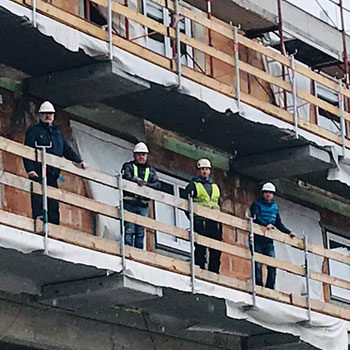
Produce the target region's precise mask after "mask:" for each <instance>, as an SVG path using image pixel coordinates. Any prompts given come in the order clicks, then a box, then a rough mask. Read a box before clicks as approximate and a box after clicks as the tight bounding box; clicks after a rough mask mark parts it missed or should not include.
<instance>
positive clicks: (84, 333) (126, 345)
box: [0, 299, 241, 350]
mask: <svg viewBox="0 0 350 350" xmlns="http://www.w3.org/2000/svg"><path fill="white" fill-rule="evenodd" d="M0 308H1V314H0V339H1V340H2V341H4V342H8V343H12V344H20V345H26V346H33V347H36V348H39V349H42V350H58V349H60V350H63V349H64V350H96V349H98V350H114V349H115V350H216V349H222V350H227V349H235V350H240V349H241V346H240V339H239V337H236V339H232V338H233V337H231V338H228V340H229V341H221V339H220V338H219V336H215V335H213V336H212V335H208V337H207V338H208V339H203V340H202V341H200V340H199V341H197V340H196V339H195V338H196V337H197V336H196V335H194V337H193V338H194V339H191V340H187V339H186V338H185V336H183V337H182V336H181V334H180V335H178V336H169V335H167V334H166V333H164V331H163V330H162V327H161V326H162V325H159V324H158V325H157V324H155V323H153V322H151V321H147V322H146V320H144V322H143V323H144V324H143V325H142V323H140V324H139V323H137V324H134V325H130V326H124V325H123V323H122V322H123V320H121V319H120V318H119V317H118V313H117V312H116V318H115V322H111V321H108V322H107V321H106V322H103V321H99V320H96V319H95V317H79V315H77V314H75V313H73V312H67V311H64V310H57V309H56V310H55V309H54V308H50V307H45V306H42V305H41V306H35V305H33V304H31V305H30V306H29V305H27V304H25V303H23V302H21V303H16V302H10V301H6V300H4V299H1V300H0ZM145 317H147V316H146V315H145ZM145 319H146V318H145ZM147 319H148V317H147ZM141 326H143V327H141ZM163 328H164V327H163ZM187 336H188V335H187ZM204 337H205V336H204V335H203V338H204ZM211 338H212V339H211ZM206 343H207V344H208V343H211V344H213V345H206ZM222 343H223V344H222Z"/></svg>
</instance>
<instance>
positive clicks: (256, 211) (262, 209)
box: [251, 182, 295, 289]
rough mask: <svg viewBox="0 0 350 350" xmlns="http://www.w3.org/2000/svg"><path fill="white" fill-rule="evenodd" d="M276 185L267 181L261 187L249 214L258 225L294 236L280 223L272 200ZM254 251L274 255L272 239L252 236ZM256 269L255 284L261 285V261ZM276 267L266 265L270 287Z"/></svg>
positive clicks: (268, 286) (267, 281)
mask: <svg viewBox="0 0 350 350" xmlns="http://www.w3.org/2000/svg"><path fill="white" fill-rule="evenodd" d="M275 192H276V187H275V185H274V184H272V183H271V182H267V183H265V184H264V185H263V187H262V189H261V193H262V196H261V198H260V199H259V200H258V201H256V202H254V203H253V204H252V206H251V215H252V217H255V222H256V223H257V224H259V225H262V226H265V227H266V228H267V229H274V228H277V229H278V230H280V231H282V232H284V233H286V234H289V236H290V237H292V238H294V237H295V233H294V232H292V231H291V230H290V229H288V228H287V227H285V226H284V225H283V223H282V220H281V216H280V212H279V209H278V206H277V204H276V202H275V201H274V200H273V197H274V193H275ZM254 245H255V251H256V252H257V253H261V254H264V255H267V256H271V257H273V258H274V257H276V254H275V246H274V244H273V240H272V239H271V238H268V237H263V236H259V235H255V236H254ZM255 270H256V274H255V276H256V284H257V285H259V286H262V285H263V281H262V266H261V263H255ZM275 281H276V268H275V267H273V266H268V267H267V280H266V285H265V286H266V287H267V288H270V289H274V288H275Z"/></svg>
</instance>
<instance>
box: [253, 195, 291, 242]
mask: <svg viewBox="0 0 350 350" xmlns="http://www.w3.org/2000/svg"><path fill="white" fill-rule="evenodd" d="M251 215H252V216H253V217H254V216H255V220H254V222H256V223H257V224H259V225H262V226H267V225H269V224H272V225H274V226H275V227H276V228H277V229H278V230H280V231H281V232H284V233H287V234H289V233H291V230H289V229H288V228H287V227H286V226H284V224H283V223H282V220H281V216H280V212H279V208H278V206H277V204H276V202H275V201H274V200H272V201H271V202H267V201H266V200H265V199H264V198H260V199H259V200H258V201H256V202H254V203H253V204H252V206H251ZM254 239H255V241H256V242H262V243H273V240H272V239H271V238H268V237H263V236H259V235H255V237H254Z"/></svg>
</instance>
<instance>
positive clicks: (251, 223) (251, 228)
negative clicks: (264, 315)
mask: <svg viewBox="0 0 350 350" xmlns="http://www.w3.org/2000/svg"><path fill="white" fill-rule="evenodd" d="M246 218H247V219H248V220H249V248H250V257H251V260H250V261H251V279H252V304H251V305H245V306H244V307H243V308H244V309H245V310H251V309H256V282H255V277H256V276H255V275H256V271H255V242H254V220H255V218H256V217H255V215H254V217H251V216H250V215H248V213H246Z"/></svg>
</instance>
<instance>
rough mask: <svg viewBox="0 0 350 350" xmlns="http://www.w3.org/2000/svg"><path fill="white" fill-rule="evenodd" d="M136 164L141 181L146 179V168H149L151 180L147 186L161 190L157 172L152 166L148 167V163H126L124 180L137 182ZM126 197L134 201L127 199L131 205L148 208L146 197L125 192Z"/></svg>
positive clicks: (123, 170) (123, 169)
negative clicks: (135, 174)
mask: <svg viewBox="0 0 350 350" xmlns="http://www.w3.org/2000/svg"><path fill="white" fill-rule="evenodd" d="M134 164H135V165H136V166H137V169H138V177H139V178H140V179H144V176H145V171H146V168H149V178H148V181H147V183H146V186H148V187H151V188H153V189H155V190H159V189H160V181H159V179H158V175H157V172H156V170H155V169H154V168H153V167H152V166H150V165H148V164H147V163H146V164H138V163H136V161H135V160H132V161H130V162H127V163H124V164H123V167H122V173H123V179H125V180H129V181H133V182H136V177H135V176H134V167H133V165H134ZM124 196H125V197H132V198H133V199H125V202H127V203H129V204H132V205H138V206H144V207H146V206H148V203H147V202H146V201H147V199H146V198H144V197H141V196H138V195H136V194H134V193H130V192H125V193H124Z"/></svg>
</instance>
